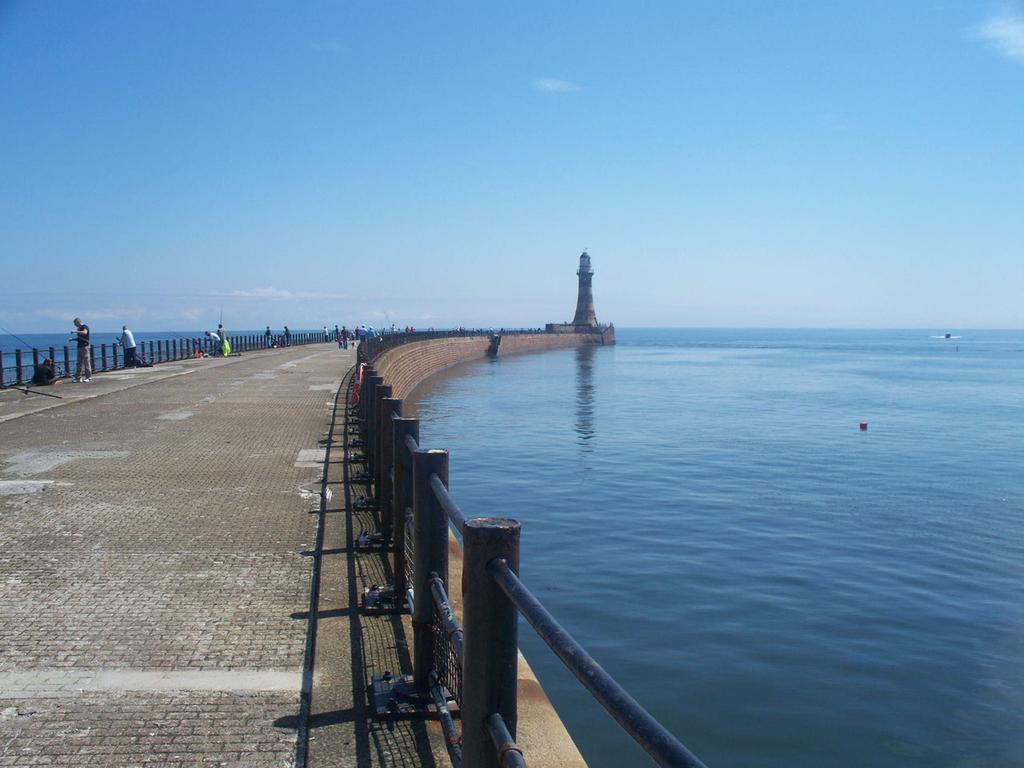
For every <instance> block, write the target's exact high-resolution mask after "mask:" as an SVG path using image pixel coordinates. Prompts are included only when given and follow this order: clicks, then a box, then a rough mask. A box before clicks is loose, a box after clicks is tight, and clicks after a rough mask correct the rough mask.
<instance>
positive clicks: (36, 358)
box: [32, 347, 39, 378]
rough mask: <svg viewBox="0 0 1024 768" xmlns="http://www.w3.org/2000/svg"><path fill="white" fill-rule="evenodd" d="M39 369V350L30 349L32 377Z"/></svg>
mask: <svg viewBox="0 0 1024 768" xmlns="http://www.w3.org/2000/svg"><path fill="white" fill-rule="evenodd" d="M38 369H39V350H38V349H36V348H35V347H32V376H33V378H34V377H35V375H36V371H37V370H38Z"/></svg>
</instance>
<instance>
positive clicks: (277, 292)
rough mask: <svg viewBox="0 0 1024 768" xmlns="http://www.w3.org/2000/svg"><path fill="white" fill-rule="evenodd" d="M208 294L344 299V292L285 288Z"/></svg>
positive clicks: (239, 297) (245, 296)
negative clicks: (320, 291) (319, 291)
mask: <svg viewBox="0 0 1024 768" xmlns="http://www.w3.org/2000/svg"><path fill="white" fill-rule="evenodd" d="M210 296H222V297H224V298H230V299H276V300H282V301H288V300H294V299H345V298H348V297H347V296H345V295H344V294H336V293H311V292H309V291H289V290H288V289H287V288H244V289H238V290H233V291H214V292H212V293H211V294H210Z"/></svg>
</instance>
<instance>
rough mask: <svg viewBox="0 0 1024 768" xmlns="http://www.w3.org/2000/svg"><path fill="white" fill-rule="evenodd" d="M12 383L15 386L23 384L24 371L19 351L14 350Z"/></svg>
mask: <svg viewBox="0 0 1024 768" xmlns="http://www.w3.org/2000/svg"><path fill="white" fill-rule="evenodd" d="M14 376H15V378H14V381H15V382H16V383H17V384H24V383H25V371H24V368H23V366H22V364H21V350H20V349H16V350H14Z"/></svg>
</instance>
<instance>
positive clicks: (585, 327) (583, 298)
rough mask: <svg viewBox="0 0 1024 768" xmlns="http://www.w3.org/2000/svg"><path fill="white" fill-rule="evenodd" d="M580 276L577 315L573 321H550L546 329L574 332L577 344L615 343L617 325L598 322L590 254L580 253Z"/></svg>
mask: <svg viewBox="0 0 1024 768" xmlns="http://www.w3.org/2000/svg"><path fill="white" fill-rule="evenodd" d="M576 276H577V277H578V278H579V291H578V293H577V294H576V315H575V316H574V317H573V319H572V322H571V323H548V324H547V325H545V326H544V330H545V331H547V332H548V333H563V334H572V335H573V336H575V342H576V343H577V344H614V343H615V326H614V325H612V324H611V323H608V324H607V325H598V324H597V313H596V312H594V290H593V287H592V286H593V282H594V268H593V267H591V266H590V254H589V253H587V252H586V251H584V252H583V253H581V254H580V266H579V269H577V270H576Z"/></svg>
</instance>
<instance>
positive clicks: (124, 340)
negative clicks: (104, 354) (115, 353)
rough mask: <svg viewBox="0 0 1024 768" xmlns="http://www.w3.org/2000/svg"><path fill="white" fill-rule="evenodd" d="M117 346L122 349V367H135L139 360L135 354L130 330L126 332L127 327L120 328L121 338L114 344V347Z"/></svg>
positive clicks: (133, 338)
mask: <svg viewBox="0 0 1024 768" xmlns="http://www.w3.org/2000/svg"><path fill="white" fill-rule="evenodd" d="M118 345H120V346H122V347H124V367H125V368H135V367H137V366H138V364H139V358H138V356H137V355H136V353H135V350H136V345H135V336H134V334H132V332H131V331H130V330H128V326H127V325H122V326H121V338H119V339H118V340H117V341H115V342H114V346H115V347H116V346H118Z"/></svg>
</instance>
